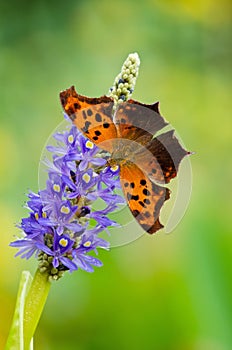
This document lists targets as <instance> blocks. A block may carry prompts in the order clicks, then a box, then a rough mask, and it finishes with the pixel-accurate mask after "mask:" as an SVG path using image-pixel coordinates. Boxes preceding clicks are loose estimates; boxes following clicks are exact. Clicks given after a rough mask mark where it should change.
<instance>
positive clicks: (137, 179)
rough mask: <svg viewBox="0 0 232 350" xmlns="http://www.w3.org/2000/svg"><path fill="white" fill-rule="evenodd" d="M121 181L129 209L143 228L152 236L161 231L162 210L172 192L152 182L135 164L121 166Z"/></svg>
mask: <svg viewBox="0 0 232 350" xmlns="http://www.w3.org/2000/svg"><path fill="white" fill-rule="evenodd" d="M120 179H121V185H122V189H123V192H124V195H125V197H126V199H127V201H128V205H129V208H130V210H131V212H132V214H133V216H134V217H135V219H136V220H137V221H138V223H139V224H140V225H141V226H142V228H143V229H144V230H145V231H147V232H148V233H150V234H152V233H155V232H156V231H158V230H159V229H161V228H162V227H163V225H162V224H161V223H160V220H159V215H160V210H161V208H162V206H163V204H164V202H165V201H166V200H167V199H169V196H170V191H169V190H168V189H167V188H165V187H162V186H158V185H156V184H154V183H153V182H151V180H149V178H148V177H147V176H146V175H145V174H144V173H143V171H142V170H141V169H139V168H138V167H137V166H136V165H135V164H133V163H124V164H122V165H121V166H120Z"/></svg>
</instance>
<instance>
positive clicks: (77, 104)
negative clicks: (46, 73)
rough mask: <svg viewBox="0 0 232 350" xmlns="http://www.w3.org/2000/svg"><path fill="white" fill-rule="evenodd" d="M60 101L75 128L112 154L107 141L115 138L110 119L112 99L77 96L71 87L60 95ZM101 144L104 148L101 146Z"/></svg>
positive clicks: (115, 133)
mask: <svg viewBox="0 0 232 350" xmlns="http://www.w3.org/2000/svg"><path fill="white" fill-rule="evenodd" d="M60 100H61V104H62V106H63V109H64V111H65V112H66V113H67V114H68V116H69V117H70V119H71V120H72V121H73V123H74V124H75V125H76V127H77V128H78V129H79V130H80V131H81V132H82V133H83V134H84V135H85V136H86V137H87V138H88V139H90V140H91V141H93V142H94V143H95V144H97V145H98V146H99V147H101V148H103V149H105V150H106V151H108V152H112V147H111V144H110V142H109V140H110V139H115V138H116V137H117V131H116V128H115V125H114V123H113V119H112V109H113V102H112V99H111V98H110V97H107V96H102V97H99V98H90V97H86V96H82V95H79V94H77V92H76V91H75V88H74V87H73V86H72V87H71V88H69V89H67V90H65V91H62V92H61V93H60ZM102 142H103V143H104V146H102V145H101V144H102Z"/></svg>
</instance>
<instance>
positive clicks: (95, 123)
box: [60, 86, 188, 234]
mask: <svg viewBox="0 0 232 350" xmlns="http://www.w3.org/2000/svg"><path fill="white" fill-rule="evenodd" d="M60 99H61V104H62V106H63V109H64V111H65V113H66V114H68V116H69V117H70V119H71V120H72V121H73V123H74V124H75V125H76V126H77V128H78V129H79V130H80V131H81V132H82V133H83V134H84V135H85V136H86V137H87V138H89V139H90V140H91V141H92V142H94V143H95V144H96V145H97V146H98V147H100V148H101V149H103V150H104V151H107V152H109V153H110V159H109V164H110V165H111V166H114V165H118V166H119V167H120V180H121V185H122V189H123V192H124V195H125V197H126V200H127V202H128V205H129V208H130V210H131V213H132V214H133V216H134V217H135V218H136V220H137V221H138V223H139V224H140V225H141V226H142V227H143V229H144V230H145V231H147V232H148V233H150V234H152V233H155V232H156V231H158V230H159V229H160V228H162V227H163V225H162V224H161V223H160V220H159V215H160V210H161V207H162V206H163V204H164V202H165V201H166V200H168V199H169V197H170V191H169V189H168V188H166V187H165V186H163V185H164V184H166V183H168V182H170V180H171V179H172V178H174V177H175V176H176V175H177V170H178V166H179V163H180V162H181V160H182V158H183V157H184V156H186V155H187V154H188V152H187V151H185V150H184V149H183V148H182V147H181V145H180V144H179V141H178V140H177V138H176V137H175V136H174V131H173V130H171V131H167V132H164V133H162V134H160V135H159V136H157V137H154V135H155V134H156V133H157V132H160V130H162V129H163V128H164V127H165V126H166V125H168V123H167V122H166V121H165V120H164V119H163V117H162V116H161V115H160V113H159V109H158V103H154V104H152V105H146V104H142V103H140V102H138V101H134V100H128V101H127V102H123V103H121V104H120V105H119V106H118V107H117V109H116V110H115V109H114V102H113V100H112V99H111V98H110V97H107V96H102V97H100V98H89V97H85V96H82V95H79V94H77V93H76V91H75V89H74V87H73V86H72V87H71V88H69V89H67V90H65V91H63V92H61V93H60Z"/></svg>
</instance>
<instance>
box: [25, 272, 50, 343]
mask: <svg viewBox="0 0 232 350" xmlns="http://www.w3.org/2000/svg"><path fill="white" fill-rule="evenodd" d="M48 277H49V276H48V274H47V273H46V272H45V273H41V272H40V271H39V269H38V270H37V271H36V273H35V276H34V278H33V281H32V284H31V286H30V289H29V291H28V294H27V296H26V300H25V307H24V322H23V326H24V327H23V334H24V349H25V350H27V349H29V346H30V341H31V339H32V337H33V335H34V333H35V330H36V327H37V324H38V322H39V319H40V316H41V313H42V311H43V308H44V305H45V302H46V299H47V296H48V292H49V290H50V286H51V283H50V281H49V279H48Z"/></svg>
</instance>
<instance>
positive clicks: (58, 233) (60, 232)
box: [10, 126, 124, 279]
mask: <svg viewBox="0 0 232 350" xmlns="http://www.w3.org/2000/svg"><path fill="white" fill-rule="evenodd" d="M54 139H55V140H56V142H57V145H56V146H48V147H47V149H48V150H49V151H50V152H52V159H53V161H52V162H51V161H49V160H46V161H45V164H46V165H47V171H48V180H47V183H46V188H45V189H43V190H41V191H39V192H38V193H34V192H29V194H28V202H27V205H26V207H27V208H28V209H29V211H30V212H29V216H28V217H27V218H23V219H22V220H21V223H20V224H19V225H18V227H19V228H20V229H21V230H22V231H23V233H24V237H23V238H20V239H18V240H16V241H14V242H12V243H11V244H10V245H11V246H12V247H15V248H18V249H19V251H18V252H17V254H16V255H17V256H18V255H20V256H21V257H22V258H26V259H29V258H30V257H31V256H33V255H35V256H36V257H37V258H38V260H39V267H40V269H41V271H45V270H46V271H48V272H49V274H50V277H51V278H52V279H58V278H60V277H61V276H62V274H63V272H64V271H66V270H68V271H70V272H72V271H74V270H77V269H79V268H80V269H83V270H85V271H87V272H93V266H97V267H100V266H102V263H101V261H100V260H99V259H97V258H95V257H93V256H92V255H89V253H91V252H95V253H96V254H97V249H98V248H101V249H108V248H109V243H108V242H107V241H105V240H103V239H102V238H100V237H98V234H99V233H100V232H102V231H104V230H106V231H107V230H108V228H109V227H112V226H116V225H117V223H116V222H115V221H113V220H111V219H109V217H108V214H109V213H112V212H113V211H114V210H116V209H117V207H118V205H120V204H123V203H124V199H123V198H122V197H121V196H120V195H118V194H117V193H115V189H116V188H119V187H120V181H119V168H118V167H116V166H115V167H109V166H106V159H104V158H102V156H101V151H100V150H99V148H98V147H97V146H96V145H95V144H93V143H92V142H91V141H89V140H88V139H86V138H85V137H84V136H83V135H82V134H81V133H80V132H79V131H78V129H77V128H76V127H75V126H71V127H70V130H69V131H64V132H63V133H56V134H55V135H54ZM99 198H101V199H102V200H103V201H104V202H105V208H104V209H103V210H98V211H94V210H93V209H92V208H93V204H94V201H96V200H98V199H99ZM90 220H91V225H89V221H90ZM93 221H94V222H95V223H96V224H95V227H93Z"/></svg>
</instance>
